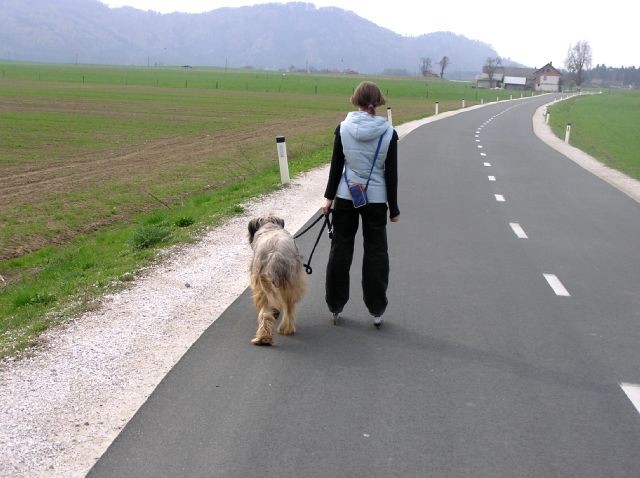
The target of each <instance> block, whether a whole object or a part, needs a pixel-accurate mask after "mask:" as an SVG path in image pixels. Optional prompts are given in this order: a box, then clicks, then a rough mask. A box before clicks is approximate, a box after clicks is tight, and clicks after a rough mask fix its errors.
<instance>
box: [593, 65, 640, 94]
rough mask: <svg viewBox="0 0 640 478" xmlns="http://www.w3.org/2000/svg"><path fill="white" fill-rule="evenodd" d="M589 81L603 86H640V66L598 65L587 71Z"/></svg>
mask: <svg viewBox="0 0 640 478" xmlns="http://www.w3.org/2000/svg"><path fill="white" fill-rule="evenodd" d="M586 78H587V81H588V82H589V83H591V84H601V85H602V86H632V87H634V88H639V87H640V68H636V67H635V66H629V67H624V66H621V67H619V68H614V67H611V66H607V65H596V66H595V68H592V69H591V70H589V71H587V73H586Z"/></svg>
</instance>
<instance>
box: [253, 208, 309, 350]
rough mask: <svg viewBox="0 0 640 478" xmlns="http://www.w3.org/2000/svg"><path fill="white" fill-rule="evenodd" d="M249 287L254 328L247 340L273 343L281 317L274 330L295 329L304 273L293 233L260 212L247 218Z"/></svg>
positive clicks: (281, 223) (286, 331)
mask: <svg viewBox="0 0 640 478" xmlns="http://www.w3.org/2000/svg"><path fill="white" fill-rule="evenodd" d="M249 244H251V248H252V249H253V258H252V260H251V269H250V276H251V289H252V290H253V302H254V304H255V306H256V309H258V330H257V331H256V336H255V337H254V338H253V339H252V340H251V343H253V344H254V345H273V329H274V325H275V321H276V319H277V318H278V317H280V318H281V319H282V321H281V323H280V327H278V333H280V334H282V335H291V334H293V333H295V331H296V324H295V322H296V311H295V307H296V304H297V303H298V302H300V300H301V299H302V296H303V295H304V291H305V283H306V276H305V273H304V269H303V267H302V258H301V257H300V254H299V253H298V248H297V247H296V244H295V242H294V241H293V237H292V236H291V234H289V233H288V232H287V231H285V230H284V221H283V220H282V219H280V218H279V217H275V216H264V217H259V218H256V219H252V220H251V221H250V222H249Z"/></svg>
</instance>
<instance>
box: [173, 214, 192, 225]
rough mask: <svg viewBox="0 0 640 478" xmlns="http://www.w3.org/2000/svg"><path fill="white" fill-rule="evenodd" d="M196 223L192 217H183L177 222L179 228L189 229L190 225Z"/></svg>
mask: <svg viewBox="0 0 640 478" xmlns="http://www.w3.org/2000/svg"><path fill="white" fill-rule="evenodd" d="M194 222H195V221H194V220H193V218H192V217H191V216H183V217H180V218H178V220H176V223H175V224H176V226H178V227H189V226H190V225H192V224H193V223H194Z"/></svg>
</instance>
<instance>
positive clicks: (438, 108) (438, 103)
mask: <svg viewBox="0 0 640 478" xmlns="http://www.w3.org/2000/svg"><path fill="white" fill-rule="evenodd" d="M439 110H440V102H439V101H436V116H437V115H438V113H439Z"/></svg>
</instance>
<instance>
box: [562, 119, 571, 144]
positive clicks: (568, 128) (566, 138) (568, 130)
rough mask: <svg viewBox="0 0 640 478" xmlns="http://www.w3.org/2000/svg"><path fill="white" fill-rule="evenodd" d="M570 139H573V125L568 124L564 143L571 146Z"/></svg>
mask: <svg viewBox="0 0 640 478" xmlns="http://www.w3.org/2000/svg"><path fill="white" fill-rule="evenodd" d="M570 137H571V123H567V130H566V132H565V134H564V142H565V143H567V144H569V138H570Z"/></svg>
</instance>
